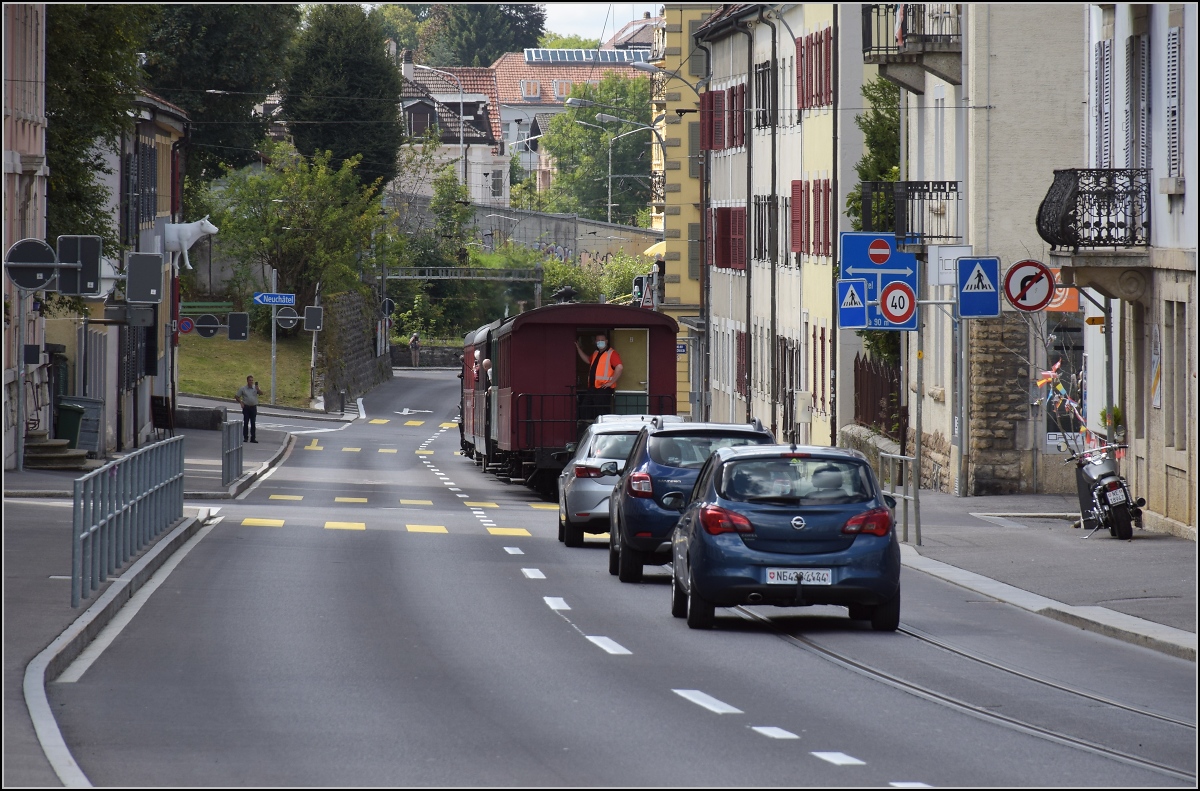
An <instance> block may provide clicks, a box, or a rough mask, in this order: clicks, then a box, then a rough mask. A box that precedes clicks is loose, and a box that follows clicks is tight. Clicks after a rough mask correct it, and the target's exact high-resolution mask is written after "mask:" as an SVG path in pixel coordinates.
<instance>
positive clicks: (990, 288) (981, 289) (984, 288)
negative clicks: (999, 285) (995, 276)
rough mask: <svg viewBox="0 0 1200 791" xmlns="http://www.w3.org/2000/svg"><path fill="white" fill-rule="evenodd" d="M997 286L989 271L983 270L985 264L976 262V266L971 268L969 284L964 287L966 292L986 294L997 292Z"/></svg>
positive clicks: (963, 291) (963, 290) (968, 278)
mask: <svg viewBox="0 0 1200 791" xmlns="http://www.w3.org/2000/svg"><path fill="white" fill-rule="evenodd" d="M995 291H996V286H995V284H993V283H992V279H991V278H990V277H988V275H987V272H984V271H983V264H978V263H977V264H975V268H974V269H972V270H971V274H970V276H968V277H967V284H966V285H965V286H963V287H962V293H964V294H986V293H988V292H993V293H994V292H995Z"/></svg>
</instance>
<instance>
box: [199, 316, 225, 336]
mask: <svg viewBox="0 0 1200 791" xmlns="http://www.w3.org/2000/svg"><path fill="white" fill-rule="evenodd" d="M219 329H221V321H220V320H219V319H218V318H217V317H216V316H214V315H213V314H211V313H205V314H204V315H203V316H200V317H198V318H197V319H196V334H198V335H199V336H200V337H201V338H211V337H213V336H214V335H216V334H217V330H219Z"/></svg>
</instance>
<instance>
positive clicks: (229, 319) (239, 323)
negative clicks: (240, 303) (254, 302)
mask: <svg viewBox="0 0 1200 791" xmlns="http://www.w3.org/2000/svg"><path fill="white" fill-rule="evenodd" d="M225 322H226V323H227V324H228V325H229V340H231V341H245V340H249V339H250V314H249V313H230V314H229V315H227V316H226V317H225Z"/></svg>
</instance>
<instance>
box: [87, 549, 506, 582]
mask: <svg viewBox="0 0 1200 791" xmlns="http://www.w3.org/2000/svg"><path fill="white" fill-rule="evenodd" d="M504 551H505V552H507V553H508V554H510V555H524V554H525V553H524V552H522V551H521V548H520V547H505V548H504ZM67 579H70V577H67Z"/></svg>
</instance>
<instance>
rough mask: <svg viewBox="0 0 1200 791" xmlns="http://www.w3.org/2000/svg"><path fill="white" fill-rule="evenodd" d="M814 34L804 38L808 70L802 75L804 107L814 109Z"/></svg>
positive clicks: (815, 52)
mask: <svg viewBox="0 0 1200 791" xmlns="http://www.w3.org/2000/svg"><path fill="white" fill-rule="evenodd" d="M815 37H816V36H815V34H813V33H809V34H808V35H807V36H805V37H804V41H805V45H806V46H807V47H808V69H807V70H806V71H805V73H804V93H805V106H806V107H816V106H817V102H816V98H817V97H816V91H815V90H814V89H813V86H814V84H815V82H816V77H817V48H816V46H815V42H814V41H813V39H814V38H815Z"/></svg>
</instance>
